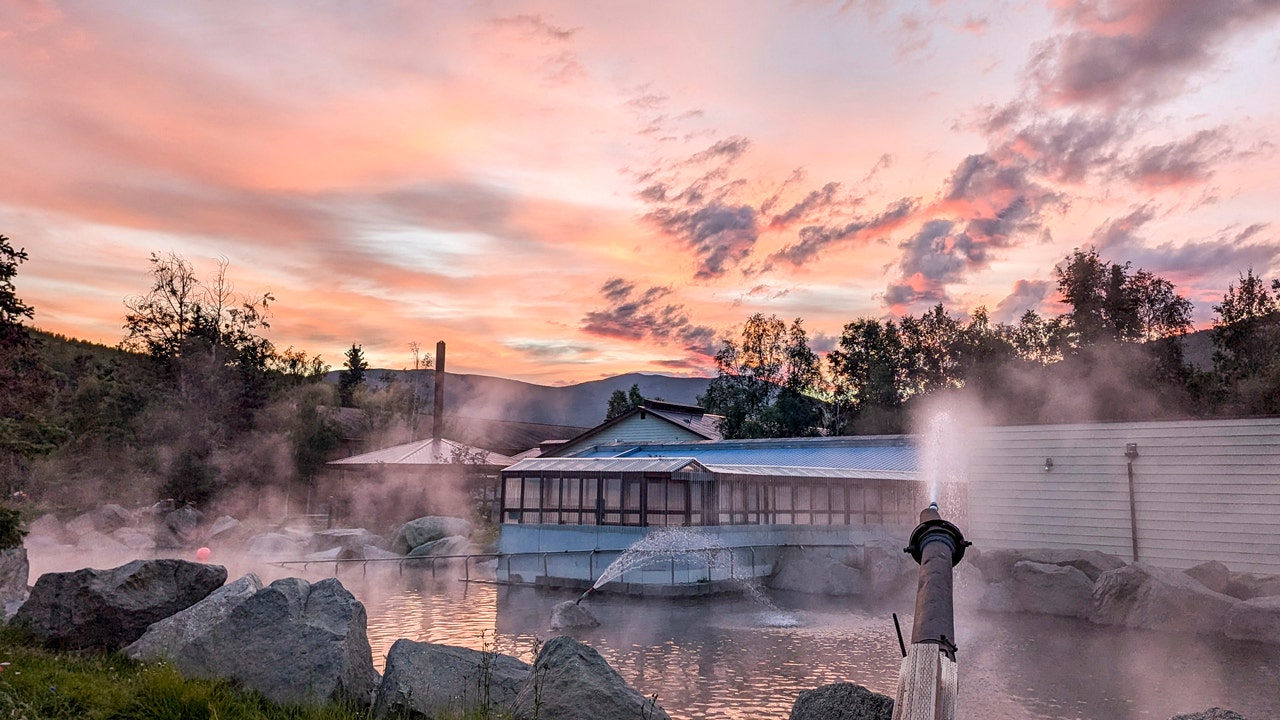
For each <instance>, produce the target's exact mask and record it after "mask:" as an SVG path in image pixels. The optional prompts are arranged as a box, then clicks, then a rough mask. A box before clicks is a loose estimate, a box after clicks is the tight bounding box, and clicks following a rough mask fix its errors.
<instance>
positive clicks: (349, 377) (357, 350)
mask: <svg viewBox="0 0 1280 720" xmlns="http://www.w3.org/2000/svg"><path fill="white" fill-rule="evenodd" d="M342 366H343V367H345V368H346V370H343V371H342V372H340V373H338V399H339V401H340V402H341V403H342V406H343V407H354V406H355V401H354V396H355V391H356V388H357V387H360V385H361V384H362V383H363V382H364V380H365V373H366V372H367V371H368V370H369V363H368V362H366V361H365V359H364V351H363V350H362V349H361V346H359V345H356V344H355V343H352V344H351V349H350V350H348V351H347V353H346V360H344V361H343V363H342Z"/></svg>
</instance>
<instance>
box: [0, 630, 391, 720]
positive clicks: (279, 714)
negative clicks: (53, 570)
mask: <svg viewBox="0 0 1280 720" xmlns="http://www.w3.org/2000/svg"><path fill="white" fill-rule="evenodd" d="M0 663H5V664H4V665H0V668H2V670H0V720H46V719H47V720H63V719H64V718H65V719H66V720H125V719H130V720H132V719H133V718H139V719H142V720H152V719H154V720H240V719H241V718H245V719H247V720H357V719H359V720H366V719H367V718H368V717H369V712H368V710H366V709H358V710H357V709H352V708H347V707H343V706H341V705H338V704H332V705H324V706H302V707H299V706H283V705H277V704H275V703H272V702H269V701H268V700H266V699H265V698H263V697H262V696H261V695H259V694H258V693H254V692H248V691H245V690H242V689H238V688H236V687H234V686H233V685H231V684H230V683H228V682H225V681H218V680H188V679H185V678H183V677H182V676H181V675H180V674H179V673H178V671H177V670H175V669H174V668H173V667H171V666H169V665H163V664H159V665H148V664H143V663H137V662H134V661H132V660H129V659H127V658H125V657H123V656H120V655H117V654H102V653H75V652H55V651H52V650H46V649H44V648H42V647H40V646H39V645H38V644H37V643H35V642H33V641H31V640H29V639H28V638H26V637H24V636H23V635H22V634H20V633H18V632H16V631H14V630H12V629H8V628H4V629H0Z"/></svg>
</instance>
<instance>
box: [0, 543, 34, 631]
mask: <svg viewBox="0 0 1280 720" xmlns="http://www.w3.org/2000/svg"><path fill="white" fill-rule="evenodd" d="M30 574H31V564H30V563H29V562H28V561H27V549H26V548H25V547H21V546H19V547H16V548H5V549H4V550H0V604H3V606H4V611H5V612H4V618H5V620H8V619H9V618H11V617H13V614H14V613H16V612H17V611H18V607H19V606H21V605H22V603H24V602H26V601H27V595H28V594H29V593H30V589H29V588H28V587H27V577H28V576H29V575H30ZM10 609H12V612H10Z"/></svg>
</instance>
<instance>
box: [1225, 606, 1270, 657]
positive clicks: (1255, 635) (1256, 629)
mask: <svg viewBox="0 0 1280 720" xmlns="http://www.w3.org/2000/svg"><path fill="white" fill-rule="evenodd" d="M1224 632H1225V633H1226V635H1227V637H1229V638H1235V639H1236V640H1255V641H1258V642H1265V643H1271V644H1273V645H1280V596H1275V595H1273V596H1270V597H1259V598H1253V599H1252V600H1243V601H1241V602H1238V603H1236V604H1235V605H1234V606H1233V607H1232V608H1231V609H1230V610H1229V611H1227V626H1226V629H1225V630H1224Z"/></svg>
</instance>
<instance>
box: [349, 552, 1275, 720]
mask: <svg viewBox="0 0 1280 720" xmlns="http://www.w3.org/2000/svg"><path fill="white" fill-rule="evenodd" d="M392 581H398V578H394V577H392V578H388V579H387V582H373V583H365V584H364V585H363V586H362V585H361V584H357V583H349V585H351V586H352V587H353V590H354V591H355V592H356V593H357V595H360V596H361V599H362V600H364V601H365V603H366V605H367V606H368V610H369V638H370V644H371V645H372V646H373V652H374V657H375V660H376V661H377V662H378V663H379V664H381V663H382V662H383V660H384V659H385V655H386V651H387V649H388V648H390V646H391V644H392V643H393V642H395V640H396V639H398V638H401V637H407V638H411V639H415V640H423V641H428V642H439V643H447V644H451V645H462V646H465V647H470V648H474V649H482V648H484V647H497V648H498V649H499V650H500V651H501V652H506V653H509V654H512V655H516V656H517V657H520V658H522V659H524V660H526V661H532V659H533V655H534V653H535V652H536V647H537V645H538V643H540V642H541V641H545V640H547V639H549V638H550V637H552V636H554V635H556V634H559V633H558V632H556V631H552V630H551V629H550V616H551V608H552V606H554V605H555V604H556V603H558V602H561V601H563V600H567V599H572V598H573V597H575V596H576V594H574V593H556V592H549V591H540V590H532V589H528V588H510V587H505V586H502V587H500V586H494V585H483V584H475V583H461V582H458V581H456V580H453V579H445V578H437V579H434V580H432V579H431V578H429V577H427V578H419V579H417V580H413V581H405V582H398V583H397V582H392ZM344 582H345V580H344ZM770 597H771V599H772V601H773V602H774V603H775V604H776V605H777V606H778V607H779V608H781V609H782V611H783V612H785V613H786V614H787V615H788V617H790V618H791V619H793V620H794V621H795V622H794V626H790V627H778V626H777V625H778V623H777V622H776V620H777V618H776V617H775V616H774V615H775V612H774V611H770V610H768V609H767V608H765V607H763V606H761V605H760V604H758V603H757V602H754V601H752V600H750V599H748V598H742V597H726V596H721V597H717V598H715V599H714V600H707V599H702V600H657V599H646V600H641V599H636V598H625V597H617V596H609V595H605V596H596V597H593V598H592V599H591V600H590V601H588V602H589V603H590V607H591V612H592V613H593V614H594V615H595V616H596V617H597V618H599V619H600V622H601V625H600V627H598V628H590V629H581V630H574V631H572V633H571V634H573V635H574V636H575V637H577V638H578V639H580V640H582V641H584V642H586V643H588V644H590V645H591V646H592V647H594V648H596V649H597V650H598V651H599V652H600V654H601V655H603V656H604V657H605V659H607V660H608V661H609V663H610V664H611V665H612V666H613V667H614V668H616V669H617V670H618V672H619V673H621V674H622V676H623V677H624V678H626V679H627V681H628V682H630V683H632V685H634V686H635V687H636V688H637V689H638V690H640V691H641V692H642V693H645V694H652V693H657V694H658V701H659V703H660V704H661V705H662V706H663V707H664V708H665V709H666V710H667V711H668V712H669V713H670V714H671V715H672V717H675V718H682V719H686V720H699V719H706V720H713V719H726V720H727V719H735V720H736V719H744V720H745V719H747V718H752V719H755V718H785V717H787V715H788V713H789V712H790V709H791V705H792V703H793V702H794V701H795V698H796V695H798V694H799V693H800V692H801V691H803V690H809V689H812V688H816V687H818V686H820V685H824V684H827V683H832V682H842V681H852V682H857V683H859V684H861V685H865V686H866V687H868V688H870V689H872V690H874V691H876V692H881V693H885V694H889V695H892V694H893V690H894V687H895V685H896V682H897V672H898V663H899V652H898V648H897V640H896V639H895V638H894V635H893V624H892V621H891V620H890V618H889V611H888V610H882V609H872V608H867V607H863V606H860V605H858V604H857V603H855V602H853V601H840V602H836V603H832V602H829V601H828V602H819V601H816V600H815V599H814V598H812V597H810V596H805V595H789V594H778V593H775V594H771V596H770ZM907 622H908V626H909V620H908V621H907ZM957 624H958V626H959V627H960V633H961V637H960V647H961V701H962V707H963V708H964V713H963V716H964V717H971V718H992V719H996V720H999V719H1001V718H1008V719H1009V720H1022V719H1024V718H1080V719H1082V720H1083V719H1090V720H1127V719H1131V718H1132V719H1135V720H1136V719H1138V718H1158V719H1163V718H1168V717H1170V716H1172V715H1174V714H1176V713H1180V712H1190V711H1193V710H1203V709H1206V708H1208V707H1210V706H1213V705H1218V706H1222V707H1228V708H1233V709H1235V710H1237V711H1238V712H1241V713H1243V714H1244V715H1245V717H1249V718H1254V719H1255V720H1256V719H1258V718H1270V717H1278V716H1280V711H1278V710H1277V709H1278V708H1280V649H1278V648H1274V647H1269V646H1264V645H1260V644H1253V643H1240V642H1231V641H1225V640H1205V639H1200V638H1195V637H1190V636H1172V635H1162V634H1157V633H1150V632H1136V631H1117V630H1115V629H1112V628H1101V627H1097V626H1093V625H1091V624H1089V623H1087V622H1082V621H1073V620H1066V619H1061V618H1048V617H1033V616H1005V615H982V614H974V615H966V616H964V617H962V618H960V619H959V620H958V621H957Z"/></svg>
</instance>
